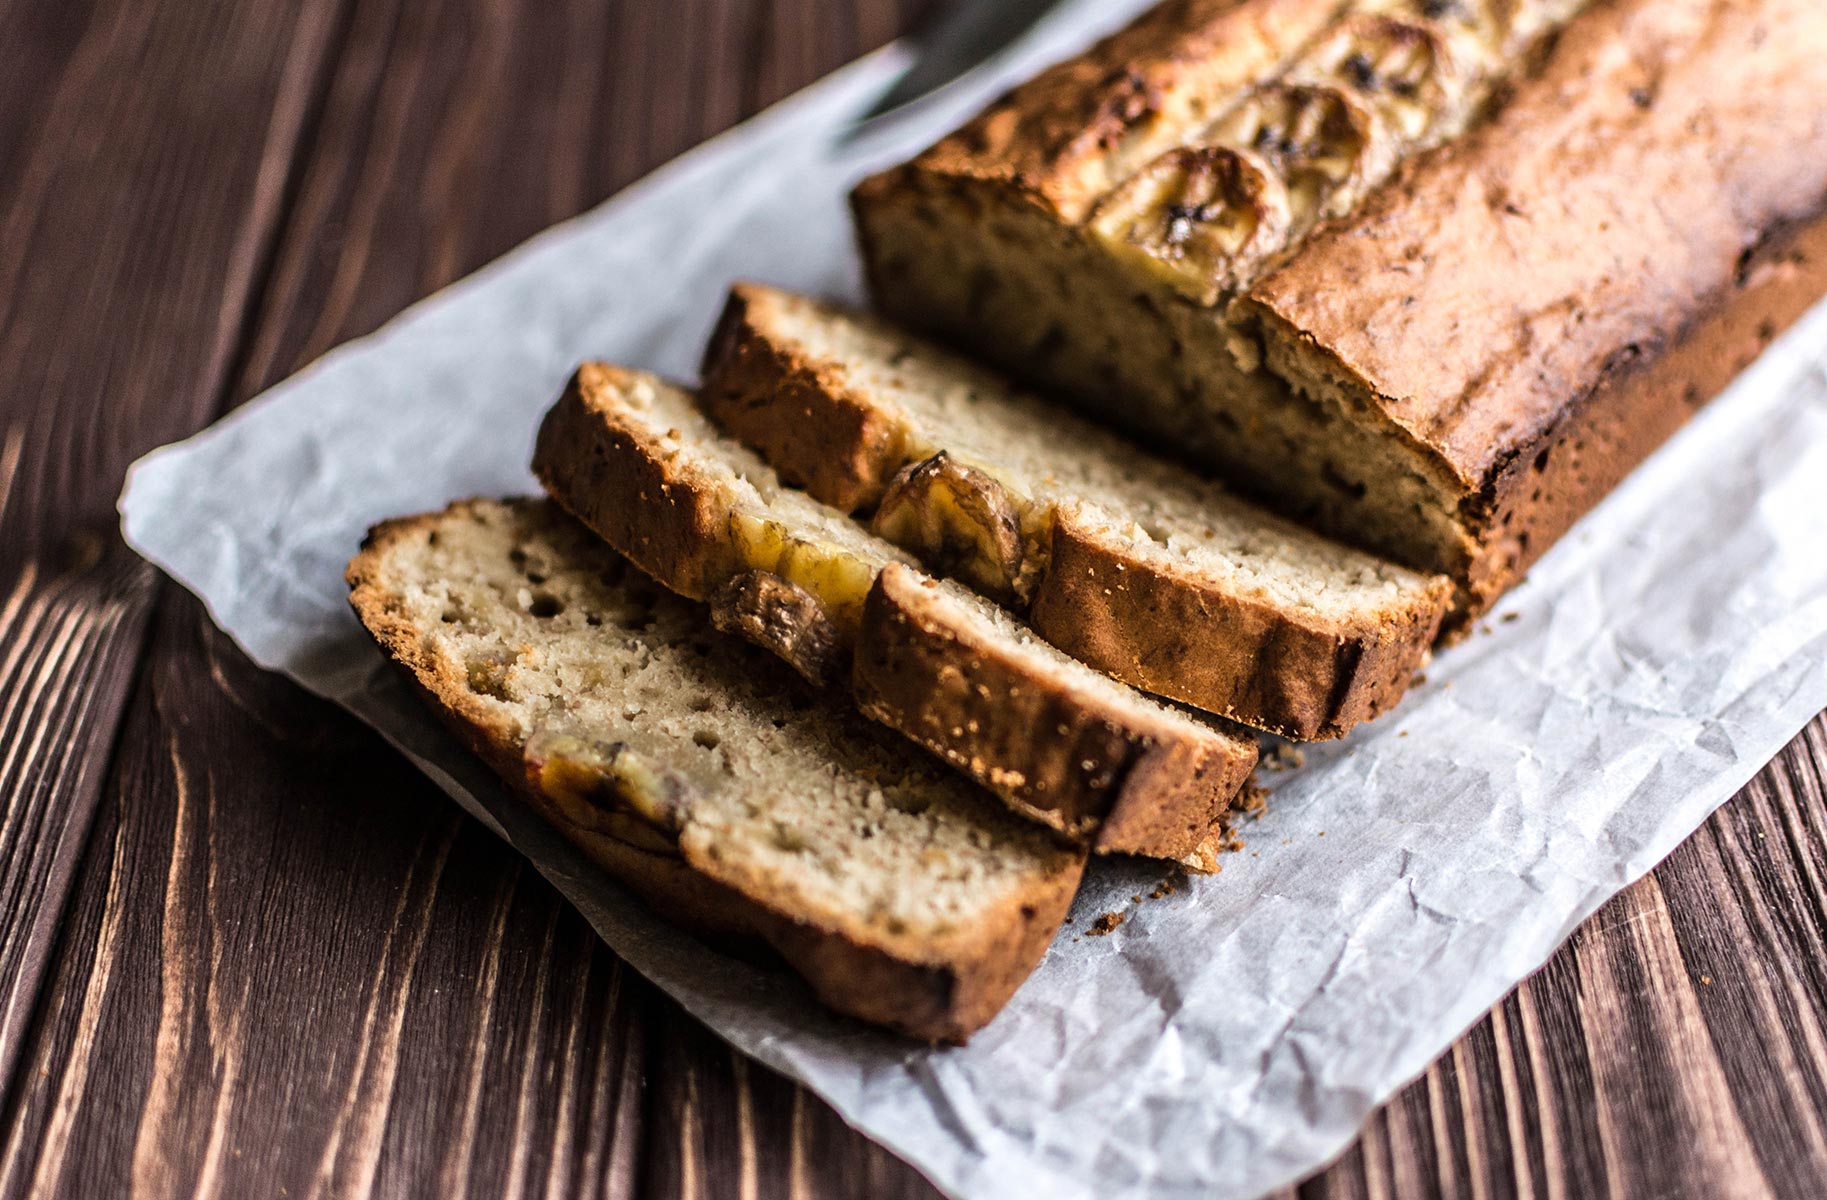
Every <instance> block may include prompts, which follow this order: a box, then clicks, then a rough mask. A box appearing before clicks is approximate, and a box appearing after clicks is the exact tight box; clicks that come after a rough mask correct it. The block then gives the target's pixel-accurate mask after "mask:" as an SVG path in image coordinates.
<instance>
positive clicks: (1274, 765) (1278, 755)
mask: <svg viewBox="0 0 1827 1200" xmlns="http://www.w3.org/2000/svg"><path fill="white" fill-rule="evenodd" d="M1306 763H1307V754H1306V751H1304V750H1302V749H1301V748H1300V747H1299V746H1289V745H1285V744H1284V745H1279V746H1275V747H1273V748H1272V749H1271V750H1270V751H1269V752H1268V753H1267V754H1265V755H1263V756H1262V765H1263V766H1265V767H1267V768H1269V770H1271V771H1287V770H1292V769H1293V768H1295V767H1301V766H1305V765H1306Z"/></svg>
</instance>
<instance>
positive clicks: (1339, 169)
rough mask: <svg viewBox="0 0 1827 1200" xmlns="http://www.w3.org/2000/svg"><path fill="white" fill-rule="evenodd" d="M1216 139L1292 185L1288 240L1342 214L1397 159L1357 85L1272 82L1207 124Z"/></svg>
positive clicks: (1285, 183) (1289, 192) (1289, 195)
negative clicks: (1245, 151) (1246, 151)
mask: <svg viewBox="0 0 1827 1200" xmlns="http://www.w3.org/2000/svg"><path fill="white" fill-rule="evenodd" d="M1210 138H1211V140H1212V141H1213V142H1215V143H1217V144H1220V145H1225V146H1247V147H1248V148H1250V149H1251V150H1252V151H1254V152H1255V153H1256V154H1257V155H1258V156H1259V157H1260V158H1261V159H1262V160H1263V161H1264V162H1265V163H1267V164H1268V166H1269V167H1270V169H1272V170H1273V171H1274V172H1275V173H1276V174H1277V175H1278V176H1280V178H1281V180H1282V182H1283V185H1284V186H1285V187H1286V189H1287V194H1288V209H1289V216H1290V222H1291V229H1290V231H1289V238H1290V240H1292V239H1294V238H1298V237H1299V236H1300V235H1301V234H1303V233H1305V232H1306V231H1307V230H1308V229H1311V228H1312V227H1313V226H1314V225H1316V224H1318V223H1319V222H1320V221H1322V220H1324V219H1325V218H1327V217H1333V216H1338V215H1339V214H1340V213H1342V212H1344V211H1346V210H1347V209H1349V208H1350V207H1351V205H1352V203H1353V202H1354V201H1355V200H1356V199H1357V198H1358V197H1359V196H1361V195H1362V194H1363V193H1364V191H1365V190H1366V189H1367V188H1368V187H1369V186H1370V185H1371V184H1372V183H1374V182H1375V181H1376V180H1378V179H1380V178H1382V176H1383V175H1385V174H1386V173H1387V172H1388V170H1389V168H1390V165H1391V162H1392V160H1393V158H1394V149H1393V147H1392V146H1391V145H1390V143H1389V139H1388V138H1386V137H1380V136H1378V129H1377V118H1376V114H1375V112H1373V111H1372V109H1371V107H1370V105H1369V104H1368V103H1367V102H1366V101H1365V100H1364V98H1363V97H1362V96H1360V95H1359V94H1358V93H1356V92H1354V91H1350V90H1348V89H1345V88H1341V87H1331V86H1326V85H1320V84H1283V83H1276V84H1268V85H1266V86H1264V87H1261V88H1258V89H1256V91H1254V92H1252V93H1251V94H1250V96H1249V98H1248V99H1247V100H1245V101H1244V102H1243V103H1242V104H1240V105H1238V106H1237V107H1236V108H1235V109H1233V110H1232V111H1231V112H1230V113H1229V114H1228V115H1227V116H1226V117H1225V118H1224V119H1223V120H1221V121H1220V122H1218V124H1217V125H1216V126H1214V127H1213V128H1212V129H1211V130H1210Z"/></svg>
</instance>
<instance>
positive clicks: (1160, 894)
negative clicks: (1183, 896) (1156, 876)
mask: <svg viewBox="0 0 1827 1200" xmlns="http://www.w3.org/2000/svg"><path fill="white" fill-rule="evenodd" d="M1183 878H1185V876H1182V875H1180V874H1178V873H1175V874H1173V875H1169V876H1168V877H1167V878H1166V879H1163V880H1162V881H1161V882H1160V883H1157V884H1155V890H1154V891H1152V892H1150V893H1148V898H1149V899H1150V900H1160V899H1163V898H1165V897H1167V896H1171V895H1173V894H1174V893H1175V892H1177V891H1179V890H1180V881H1181V879H1183Z"/></svg>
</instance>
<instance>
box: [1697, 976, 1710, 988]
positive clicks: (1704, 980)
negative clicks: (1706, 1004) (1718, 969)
mask: <svg viewBox="0 0 1827 1200" xmlns="http://www.w3.org/2000/svg"><path fill="white" fill-rule="evenodd" d="M1700 982H1701V983H1704V984H1706V985H1707V986H1708V987H1711V986H1712V985H1713V977H1712V976H1711V975H1702V976H1701V977H1700Z"/></svg>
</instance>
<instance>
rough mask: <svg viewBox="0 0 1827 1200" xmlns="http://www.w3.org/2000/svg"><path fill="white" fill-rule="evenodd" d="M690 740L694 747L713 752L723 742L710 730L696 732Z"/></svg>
mask: <svg viewBox="0 0 1827 1200" xmlns="http://www.w3.org/2000/svg"><path fill="white" fill-rule="evenodd" d="M691 740H692V744H693V745H694V746H702V747H703V748H704V749H706V750H715V749H716V748H717V747H718V746H719V745H721V744H722V742H723V739H722V738H720V737H718V736H717V733H716V731H715V730H711V729H700V730H698V731H697V732H695V733H693V734H692V735H691Z"/></svg>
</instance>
